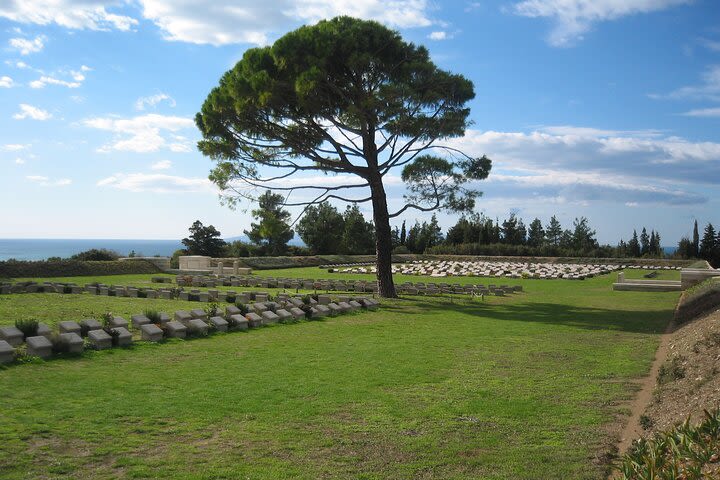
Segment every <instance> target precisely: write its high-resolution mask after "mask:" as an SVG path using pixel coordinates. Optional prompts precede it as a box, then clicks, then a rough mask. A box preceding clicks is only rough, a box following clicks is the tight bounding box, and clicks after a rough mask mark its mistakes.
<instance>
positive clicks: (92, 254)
mask: <svg viewBox="0 0 720 480" xmlns="http://www.w3.org/2000/svg"><path fill="white" fill-rule="evenodd" d="M118 258H120V255H118V253H117V252H114V251H112V250H108V249H106V248H100V249H98V248H92V249H90V250H86V251H84V252H80V253H77V254H75V255H73V256H72V257H70V259H71V260H80V261H83V262H110V261H114V260H117V259H118Z"/></svg>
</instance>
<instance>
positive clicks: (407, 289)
mask: <svg viewBox="0 0 720 480" xmlns="http://www.w3.org/2000/svg"><path fill="white" fill-rule="evenodd" d="M176 282H178V286H188V285H192V286H196V287H216V286H233V287H251V288H252V287H260V288H286V289H295V290H300V289H303V290H313V291H326V292H361V293H362V292H365V293H367V292H373V293H377V283H375V282H369V281H364V280H357V281H353V280H331V279H319V280H314V279H308V278H305V279H298V278H274V277H259V276H255V275H246V276H237V277H236V276H219V277H214V276H207V275H195V276H189V275H178V277H177V278H176ZM396 290H397V292H398V293H402V294H408V295H424V294H425V295H432V294H441V293H448V294H452V293H455V294H466V295H482V294H488V293H490V294H494V293H496V291H497V290H502V292H501V293H512V292H517V291H520V290H522V287H520V286H513V287H509V286H507V285H500V286H497V285H492V284H491V285H487V286H486V285H484V284H459V283H454V284H450V283H444V282H429V283H425V282H405V283H402V284H397V285H396ZM209 292H213V290H209ZM193 293H196V294H200V295H203V294H202V293H199V291H195V292H193V290H191V291H190V292H187V294H188V295H192V294H193ZM202 298H205V296H204V295H203V297H202ZM200 301H204V300H203V299H200Z"/></svg>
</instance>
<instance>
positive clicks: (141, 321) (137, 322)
mask: <svg viewBox="0 0 720 480" xmlns="http://www.w3.org/2000/svg"><path fill="white" fill-rule="evenodd" d="M130 321H132V325H133V328H140V327H142V326H143V325H147V324H148V323H150V319H149V318H148V317H146V316H145V315H133V316H132V317H130Z"/></svg>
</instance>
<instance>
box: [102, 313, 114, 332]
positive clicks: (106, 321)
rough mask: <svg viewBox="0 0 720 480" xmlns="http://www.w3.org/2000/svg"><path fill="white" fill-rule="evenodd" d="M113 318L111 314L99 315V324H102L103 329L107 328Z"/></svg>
mask: <svg viewBox="0 0 720 480" xmlns="http://www.w3.org/2000/svg"><path fill="white" fill-rule="evenodd" d="M113 318H115V316H114V315H113V313H112V312H105V313H102V314H100V323H102V326H103V327H104V328H109V327H110V322H111V321H112V319H113Z"/></svg>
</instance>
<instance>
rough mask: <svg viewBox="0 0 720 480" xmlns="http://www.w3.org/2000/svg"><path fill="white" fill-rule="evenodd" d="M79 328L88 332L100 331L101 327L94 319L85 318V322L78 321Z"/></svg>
mask: <svg viewBox="0 0 720 480" xmlns="http://www.w3.org/2000/svg"><path fill="white" fill-rule="evenodd" d="M80 328H81V331H86V332H89V331H91V330H100V329H102V325H101V324H100V322H98V321H97V320H95V319H94V318H87V319H85V320H81V321H80Z"/></svg>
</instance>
